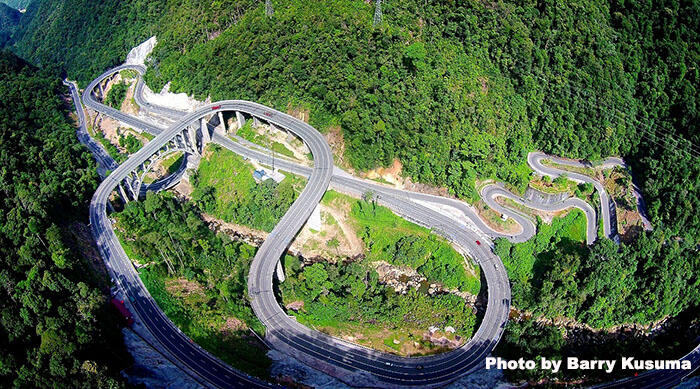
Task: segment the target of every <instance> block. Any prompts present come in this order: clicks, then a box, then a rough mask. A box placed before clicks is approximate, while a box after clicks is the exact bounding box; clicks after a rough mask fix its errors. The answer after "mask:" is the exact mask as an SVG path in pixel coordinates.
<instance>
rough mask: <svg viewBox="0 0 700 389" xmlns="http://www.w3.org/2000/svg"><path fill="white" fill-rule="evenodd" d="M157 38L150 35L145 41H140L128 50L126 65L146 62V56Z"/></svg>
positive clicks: (156, 41) (154, 45)
mask: <svg viewBox="0 0 700 389" xmlns="http://www.w3.org/2000/svg"><path fill="white" fill-rule="evenodd" d="M157 43H158V40H157V39H156V37H154V36H152V37H150V38H149V39H148V40H147V41H145V42H143V43H141V44H140V45H138V46H136V47H134V48H133V49H131V51H129V54H127V56H126V62H125V64H127V65H144V64H145V63H146V57H148V56H149V54H151V52H152V51H153V48H154V47H156V44H157Z"/></svg>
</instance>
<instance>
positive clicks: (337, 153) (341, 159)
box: [324, 126, 354, 171]
mask: <svg viewBox="0 0 700 389" xmlns="http://www.w3.org/2000/svg"><path fill="white" fill-rule="evenodd" d="M324 136H325V137H326V142H328V145H329V146H330V147H331V151H332V152H333V159H334V160H335V164H336V165H338V166H340V167H342V168H343V169H345V170H348V171H354V169H352V167H351V166H350V164H349V163H348V162H347V161H346V160H345V139H344V138H343V130H342V129H341V128H340V126H331V127H329V128H328V131H327V132H326V133H325V134H324Z"/></svg>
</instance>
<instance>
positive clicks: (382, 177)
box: [362, 158, 404, 188]
mask: <svg viewBox="0 0 700 389" xmlns="http://www.w3.org/2000/svg"><path fill="white" fill-rule="evenodd" d="M402 170H403V166H402V165H401V161H399V159H398V158H395V159H394V162H393V163H392V164H391V166H388V167H379V168H376V169H372V170H369V171H367V172H365V173H363V174H362V176H363V177H365V178H369V179H370V180H378V181H380V182H382V183H385V184H386V183H388V184H392V185H394V186H396V187H398V188H403V182H404V179H403V177H401V171H402Z"/></svg>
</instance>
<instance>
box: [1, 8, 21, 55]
mask: <svg viewBox="0 0 700 389" xmlns="http://www.w3.org/2000/svg"><path fill="white" fill-rule="evenodd" d="M20 15H21V14H20V13H19V11H17V10H15V9H12V8H10V7H8V6H6V5H5V4H2V3H0V48H2V47H3V46H5V45H6V44H7V42H9V41H10V39H11V37H12V33H13V32H14V31H15V28H17V25H18V24H19V18H20Z"/></svg>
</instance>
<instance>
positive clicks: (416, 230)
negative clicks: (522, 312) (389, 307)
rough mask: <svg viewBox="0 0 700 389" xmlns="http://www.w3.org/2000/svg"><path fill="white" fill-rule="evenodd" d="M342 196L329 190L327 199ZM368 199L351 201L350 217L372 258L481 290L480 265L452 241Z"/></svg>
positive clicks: (449, 284) (452, 285) (469, 289)
mask: <svg viewBox="0 0 700 389" xmlns="http://www.w3.org/2000/svg"><path fill="white" fill-rule="evenodd" d="M341 196H342V195H339V194H337V193H335V192H329V193H327V194H326V196H325V197H324V201H332V198H333V197H341ZM367 200H369V199H367ZM367 200H354V199H352V200H351V211H350V220H351V223H354V224H355V225H356V229H357V231H358V232H359V234H358V235H359V237H360V238H361V239H362V241H363V242H364V244H365V246H366V247H367V260H368V261H370V262H374V261H387V262H389V263H391V264H392V265H396V266H405V267H409V268H411V269H415V270H417V271H418V272H419V273H420V274H422V275H423V276H424V277H425V278H427V280H428V282H431V283H436V282H437V283H441V284H443V285H444V286H446V287H447V288H451V289H457V290H460V291H465V292H469V293H471V294H473V295H477V294H478V293H479V288H480V284H479V270H478V267H476V266H474V265H471V264H470V265H467V264H466V263H465V259H464V257H463V256H462V255H461V254H459V253H458V252H457V251H455V249H454V248H452V246H450V244H449V243H448V242H446V241H445V240H444V239H443V238H438V237H437V236H436V235H435V234H433V233H431V232H430V231H429V230H428V229H426V228H423V227H420V226H418V225H416V224H413V223H411V222H409V221H407V220H405V219H402V218H401V217H399V216H396V215H395V214H394V213H393V212H392V211H391V210H390V209H388V208H386V207H382V206H379V205H377V204H376V203H375V202H374V201H367ZM467 268H468V270H467ZM469 272H472V274H470V273H469Z"/></svg>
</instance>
